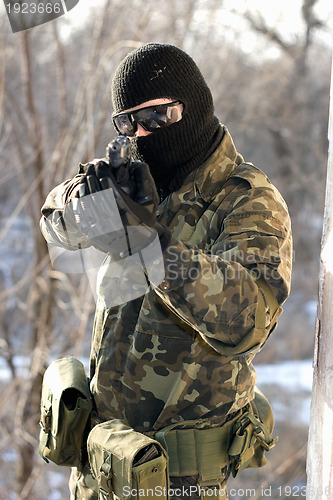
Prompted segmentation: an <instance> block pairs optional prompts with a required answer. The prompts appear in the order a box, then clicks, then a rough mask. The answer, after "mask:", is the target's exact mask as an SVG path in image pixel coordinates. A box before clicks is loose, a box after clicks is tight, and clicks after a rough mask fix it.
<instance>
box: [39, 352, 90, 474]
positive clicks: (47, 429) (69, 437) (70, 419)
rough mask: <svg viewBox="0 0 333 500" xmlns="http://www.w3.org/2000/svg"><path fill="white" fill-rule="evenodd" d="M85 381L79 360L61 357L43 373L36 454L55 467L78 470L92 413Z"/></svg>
mask: <svg viewBox="0 0 333 500" xmlns="http://www.w3.org/2000/svg"><path fill="white" fill-rule="evenodd" d="M92 406H93V404H92V396H91V394H90V390H89V380H88V378H87V375H86V373H85V369H84V366H83V364H82V363H81V361H79V360H78V359H76V358H73V357H69V358H62V359H58V360H56V361H54V362H53V363H51V364H50V366H49V367H48V368H47V370H46V371H45V374H44V378H43V385H42V400H41V420H40V426H41V431H40V437H39V454H40V455H41V457H42V458H43V459H44V460H45V461H46V462H48V461H49V460H51V461H52V462H54V463H56V464H57V465H67V466H71V467H80V466H81V465H82V461H83V457H82V453H83V448H84V444H85V441H86V427H87V423H88V420H89V416H90V413H91V411H92Z"/></svg>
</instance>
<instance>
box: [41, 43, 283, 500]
mask: <svg viewBox="0 0 333 500" xmlns="http://www.w3.org/2000/svg"><path fill="white" fill-rule="evenodd" d="M112 105H113V110H114V114H113V123H114V125H115V128H116V130H117V131H118V132H119V133H121V134H125V135H127V136H128V137H130V138H131V154H132V158H133V159H134V160H137V162H134V163H133V164H134V165H136V168H137V171H138V172H139V174H138V175H135V174H134V175H132V174H131V175H130V176H129V178H128V179H129V180H128V183H129V189H128V190H127V195H126V196H127V197H128V198H131V199H132V203H130V202H128V203H127V202H125V203H123V201H122V197H121V196H120V198H119V197H118V198H117V196H116V197H115V199H116V203H117V204H118V205H119V209H120V215H121V218H122V221H123V223H124V225H126V223H128V221H132V224H134V225H135V224H137V225H138V226H140V224H142V225H143V226H145V227H148V228H149V227H152V228H153V229H154V231H156V233H157V234H158V236H159V240H160V242H161V249H162V256H163V264H164V279H163V280H161V282H159V283H154V287H151V288H150V289H149V290H148V291H147V293H145V294H144V295H142V296H140V297H136V298H134V299H133V300H128V301H127V302H125V303H122V304H119V303H118V304H117V305H114V304H112V303H110V300H109V301H108V300H107V299H106V295H105V293H104V292H103V290H104V291H105V287H104V288H103V280H104V277H105V276H106V275H107V270H108V266H110V265H111V264H112V261H115V260H116V261H117V259H118V260H119V259H121V257H123V255H122V254H121V252H120V253H119V251H118V250H117V252H118V255H117V256H115V253H117V252H116V251H115V250H114V245H116V243H115V238H113V239H112V237H110V234H108V235H106V236H105V238H104V239H103V235H102V236H101V237H100V238H97V239H96V240H94V238H93V237H90V236H89V234H91V233H89V231H88V230H87V228H86V227H83V226H82V227H81V226H80V217H79V216H78V217H77V218H76V219H75V218H74V219H75V222H76V223H77V226H76V227H75V228H74V226H75V223H74V224H73V228H74V229H73V230H72V233H71V237H70V240H71V242H73V241H76V243H77V244H78V245H80V246H81V247H82V246H89V245H93V246H96V248H99V250H102V251H103V252H104V253H106V254H108V256H107V259H106V261H105V262H104V264H103V269H104V270H103V273H102V277H101V278H100V279H99V283H100V287H99V294H100V297H99V301H98V303H97V308H96V316H95V323H94V332H93V340H92V348H91V359H90V380H91V383H90V389H91V393H92V395H93V397H94V402H95V405H96V410H97V413H98V418H99V419H100V421H103V422H105V421H108V420H110V419H113V418H116V419H120V420H122V421H123V422H125V423H126V424H128V425H129V426H130V427H132V428H133V429H134V430H135V431H138V432H140V433H143V434H145V433H146V434H149V435H154V432H155V431H158V430H161V429H164V428H165V427H166V426H170V425H171V424H176V425H177V426H178V428H179V429H180V431H179V432H181V430H182V428H188V427H190V428H195V429H198V430H199V429H200V430H202V429H224V428H229V427H228V423H229V422H235V419H237V418H239V417H240V416H242V415H245V414H247V412H248V411H249V409H250V408H252V407H251V402H252V401H253V399H254V389H255V384H256V374H255V370H254V368H253V365H252V359H253V357H254V355H255V354H256V352H258V351H259V350H260V349H261V347H262V346H263V344H264V343H265V342H266V340H267V338H268V336H269V334H270V333H271V331H272V330H273V328H274V326H275V324H276V319H277V317H278V316H279V314H280V313H281V311H282V309H281V305H282V304H283V303H284V301H285V300H286V298H287V297H288V294H289V291H290V275H291V256H292V249H291V246H292V240H291V228H290V219H289V215H288V210H287V207H286V204H285V202H284V200H283V199H282V197H281V195H280V194H279V192H278V191H277V189H276V188H275V187H274V186H273V185H272V184H271V182H270V181H269V180H268V178H267V177H266V175H265V174H264V173H263V172H261V171H260V170H259V169H258V168H256V167H255V166H253V165H252V164H251V163H245V162H244V159H243V157H242V156H241V155H240V154H239V153H238V152H237V150H236V148H235V146H234V143H233V141H232V138H231V136H230V134H229V132H228V130H227V128H226V127H225V125H223V124H221V123H220V121H219V120H218V118H217V117H216V116H215V115H214V107H213V100H212V94H211V91H210V89H209V88H208V86H207V83H206V82H205V80H204V78H203V76H202V74H201V72H200V70H199V68H198V67H197V65H196V64H195V62H194V61H193V60H192V58H191V57H190V56H189V55H188V54H186V53H185V52H183V51H182V50H180V49H179V48H177V47H175V46H172V45H168V44H157V43H150V44H146V45H143V46H141V47H140V48H139V49H137V50H134V51H133V52H131V53H129V54H128V55H127V57H126V58H125V59H124V60H123V61H122V62H121V64H120V65H119V67H118V68H117V70H116V72H115V75H114V78H113V83H112ZM140 162H144V163H145V164H147V165H148V166H149V170H145V168H144V167H143V168H141V167H140V165H141V166H142V164H141V163H140ZM109 175H110V174H109V173H108V168H106V167H105V160H104V162H103V160H102V161H98V160H96V161H94V162H92V163H91V164H88V165H85V166H82V165H81V170H80V173H79V174H78V175H77V176H75V177H74V178H73V179H71V180H69V181H66V182H65V183H63V184H62V185H60V186H58V187H56V188H55V189H54V190H53V191H52V192H51V193H50V194H49V196H48V198H47V200H46V202H45V204H44V206H43V208H42V214H43V217H42V220H41V228H42V232H43V234H44V236H45V238H46V239H47V240H48V241H49V242H50V243H53V244H56V245H60V246H64V247H66V246H67V247H69V248H71V249H73V248H74V247H75V245H74V246H73V245H72V244H69V243H68V241H69V240H68V238H67V237H66V226H65V225H64V224H62V223H59V221H61V218H62V217H63V216H64V213H65V211H66V207H67V208H68V206H69V205H70V203H71V202H72V201H73V199H74V198H75V197H78V196H79V197H82V196H83V195H87V194H91V193H92V192H93V191H94V189H93V188H92V187H91V186H92V182H91V181H92V180H93V181H94V183H95V185H96V186H98V185H99V187H101V186H102V187H103V182H102V180H103V179H107V178H108V176H109ZM88 178H89V182H88ZM82 186H84V187H83V188H82ZM142 186H144V188H143V187H142ZM147 186H149V187H147ZM155 186H156V190H155ZM114 191H115V192H116V191H117V190H116V189H115V190H114ZM139 192H140V194H141V195H142V193H143V194H144V195H147V193H148V195H149V196H148V199H149V200H150V205H149V209H150V211H149V210H141V205H142V203H143V202H142V200H143V199H144V198H145V196H143V197H142V196H138V193H139ZM156 192H157V193H158V195H159V199H158V200H156ZM128 198H127V199H128ZM146 198H147V197H146ZM104 201H105V198H104ZM148 212H149V215H147V214H148ZM96 213H98V211H97V212H96ZM138 214H139V215H138ZM133 221H134V223H133ZM129 224H131V222H130V223H129ZM147 234H148V233H147ZM66 242H67V243H66ZM132 279H134V278H132ZM103 293H104V295H103ZM251 411H252V410H251ZM188 421H190V422H188ZM182 422H183V425H181V423H182ZM209 446H212V445H209ZM197 447H198V453H199V455H200V453H201V450H202V452H203V456H206V459H205V460H209V459H208V458H207V456H208V457H209V449H208V453H207V450H204V447H205V443H201V444H200V445H198V446H197ZM172 453H179V455H180V456H177V457H176V460H175V457H174V456H170V457H169V459H170V466H171V464H172V463H174V462H175V461H177V460H178V461H181V460H183V459H184V457H183V456H181V455H182V451H181V450H178V452H175V451H173V452H172ZM205 453H206V455H205ZM223 453H224V455H225V454H226V456H227V459H222V458H221V461H220V463H217V464H216V463H215V464H212V468H213V465H214V467H215V466H216V465H218V470H219V474H218V477H216V469H215V473H214V474H215V476H214V477H209V474H208V476H207V470H206V471H205V474H204V473H203V471H202V469H201V468H200V464H199V465H198V466H195V467H197V470H194V471H192V472H191V473H190V474H187V473H185V474H184V473H183V474H182V473H181V472H179V471H178V472H173V471H174V469H173V468H172V467H173V466H171V472H170V495H169V496H170V498H171V499H172V500H174V499H179V498H192V499H198V498H201V497H204V493H203V492H204V490H203V488H207V487H212V488H218V490H219V492H218V493H216V491H215V494H216V495H215V498H219V497H220V498H227V492H226V489H225V484H226V481H227V479H228V477H229V475H230V472H231V471H233V472H237V469H238V468H241V467H239V464H240V462H238V465H237V464H235V461H234V460H233V459H232V454H231V453H229V454H228V450H223ZM192 458H193V457H192V456H188V461H189V462H190V461H191V460H192ZM238 459H239V460H241V461H242V460H243V459H242V457H240V456H238ZM244 460H245V459H244ZM244 460H243V461H242V463H243V462H244ZM184 461H185V462H186V457H185V460H184ZM199 462H200V460H199V459H198V460H197V463H199ZM70 489H71V498H72V499H85V500H87V499H97V498H98V486H97V483H96V480H95V479H94V478H93V477H92V476H91V474H90V471H89V464H85V466H84V467H83V469H82V470H78V469H73V470H72V475H71V481H70Z"/></svg>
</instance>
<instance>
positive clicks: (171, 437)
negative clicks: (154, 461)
mask: <svg viewBox="0 0 333 500" xmlns="http://www.w3.org/2000/svg"><path fill="white" fill-rule="evenodd" d="M258 400H260V403H262V402H263V401H264V400H265V401H267V400H266V398H265V396H264V395H263V394H262V393H261V392H260V391H259V390H258V389H257V388H256V398H255V400H254V401H255V402H257V401H258ZM260 403H259V404H260ZM267 403H268V402H267ZM256 413H257V411H256V406H255V404H254V405H253V406H252V403H250V405H249V409H248V411H246V412H245V413H243V414H241V415H239V414H237V415H236V416H235V417H234V418H233V419H231V420H229V421H227V422H225V423H224V424H222V426H220V427H212V428H209V429H194V428H189V429H188V428H185V429H184V428H181V427H184V425H185V426H191V425H192V427H193V426H194V425H196V424H198V421H195V420H192V421H184V422H178V423H176V424H171V425H169V426H167V427H164V428H163V429H161V430H159V431H157V432H154V433H148V434H149V435H150V436H153V437H154V438H155V439H156V440H157V441H158V442H159V443H160V444H161V445H162V446H163V448H164V449H165V450H166V451H167V453H168V456H169V475H170V476H171V477H172V476H173V477H182V476H196V477H198V485H199V486H202V487H205V486H206V487H209V486H211V487H212V486H218V485H219V483H220V481H221V469H222V468H223V467H225V466H226V465H228V464H231V471H232V474H233V476H236V475H237V473H238V472H239V471H241V470H243V469H245V468H246V467H260V466H262V465H264V464H265V463H266V458H265V457H264V451H268V450H270V449H271V448H272V447H273V446H274V445H275V441H276V439H272V437H271V432H272V427H273V422H270V420H271V417H270V415H269V417H268V419H267V420H268V421H267V426H266V425H265V423H263V422H262V421H261V420H260V419H259V416H258V415H257V414H256Z"/></svg>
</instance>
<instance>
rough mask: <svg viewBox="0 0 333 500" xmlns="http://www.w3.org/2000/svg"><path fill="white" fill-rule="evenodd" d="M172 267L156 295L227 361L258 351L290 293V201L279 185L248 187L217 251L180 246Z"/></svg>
mask: <svg viewBox="0 0 333 500" xmlns="http://www.w3.org/2000/svg"><path fill="white" fill-rule="evenodd" d="M215 232H216V233H217V232H218V231H217V230H215ZM164 263H165V279H164V281H163V282H162V283H161V284H160V285H159V286H158V287H157V288H156V289H155V292H156V293H157V294H158V295H159V296H160V298H161V299H162V300H163V302H164V303H165V304H166V305H167V307H168V308H169V309H171V310H172V311H173V312H174V314H175V315H177V316H178V317H179V318H180V319H181V320H182V321H184V322H185V323H187V324H188V325H190V326H191V327H192V328H193V329H194V330H195V331H197V332H198V333H199V334H200V335H201V336H202V338H203V339H204V340H205V341H206V342H207V343H208V344H209V345H210V346H211V347H213V348H214V349H215V350H216V351H217V352H219V353H221V354H224V355H233V356H234V355H244V354H247V353H250V352H257V351H258V350H260V348H261V346H262V345H263V344H264V342H265V341H266V339H267V337H268V335H269V333H270V331H271V330H272V329H273V327H274V325H275V323H276V319H277V317H278V316H279V314H280V313H281V312H282V308H281V305H282V304H283V302H284V301H285V300H286V298H287V296H288V294H289V291H290V279H291V263H292V239H291V227H290V218H289V214H288V210H287V207H286V204H285V202H284V200H283V199H282V197H281V195H280V194H279V192H278V191H277V190H276V189H275V188H274V187H273V186H272V185H270V186H269V187H267V186H265V187H262V188H260V187H259V188H258V187H255V186H251V187H250V188H249V186H247V188H246V183H245V181H244V183H243V189H241V190H240V192H239V196H238V198H237V199H236V200H235V201H234V203H233V205H232V209H231V210H230V212H229V213H228V214H227V215H226V216H225V217H223V220H222V223H221V228H220V230H219V232H218V236H217V237H216V239H215V240H214V242H213V244H212V245H211V247H210V248H209V251H203V250H200V249H197V248H191V247H190V246H188V245H186V244H184V243H181V242H179V241H176V240H175V239H173V241H172V242H171V245H170V246H169V248H168V249H167V250H166V251H165V252H164Z"/></svg>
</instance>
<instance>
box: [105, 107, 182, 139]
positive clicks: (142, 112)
mask: <svg viewBox="0 0 333 500" xmlns="http://www.w3.org/2000/svg"><path fill="white" fill-rule="evenodd" d="M179 104H182V103H181V102H180V101H173V102H167V103H166V104H158V105H157V106H147V107H146V108H141V109H138V110H137V111H129V112H124V113H118V114H117V115H114V116H113V117H112V120H113V124H114V126H115V127H116V129H117V131H118V132H119V133H120V134H124V135H127V136H129V137H133V136H134V135H135V132H136V131H137V129H138V124H139V125H141V127H142V128H144V129H145V130H146V131H147V132H155V130H157V129H159V128H164V127H168V126H169V125H172V124H173V123H176V122H179V121H180V120H181V119H182V114H183V106H179ZM177 106H179V107H178V108H177Z"/></svg>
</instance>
